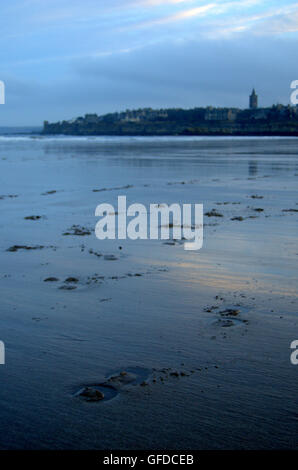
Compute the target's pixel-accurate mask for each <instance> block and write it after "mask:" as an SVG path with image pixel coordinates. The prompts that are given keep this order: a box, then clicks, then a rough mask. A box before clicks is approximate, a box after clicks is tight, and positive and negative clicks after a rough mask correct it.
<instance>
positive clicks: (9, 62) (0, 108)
mask: <svg viewBox="0 0 298 470" xmlns="http://www.w3.org/2000/svg"><path fill="white" fill-rule="evenodd" d="M0 2H1V16H0V38H1V48H0V80H2V81H4V83H5V99H6V103H5V104H4V105H0V126H26V125H27V126H32V125H42V123H43V120H48V121H50V122H53V121H59V120H63V119H72V118H74V117H77V116H81V115H84V114H86V113H97V114H105V113H108V112H114V111H122V110H126V109H136V108H142V107H152V108H166V107H183V108H193V107H200V106H208V105H210V106H231V107H232V106H233V107H239V108H246V107H247V106H248V95H249V93H250V92H251V89H252V87H255V88H256V91H257V93H258V95H259V105H260V106H264V107H265V106H271V105H272V104H275V103H283V104H288V103H289V101H290V93H291V89H290V83H291V82H292V81H293V80H296V79H298V70H297V55H298V42H297V39H298V3H297V2H295V1H291V0H282V1H281V0H258V1H256V0H241V1H238V0H84V1H82V0H50V1H49V0H10V1H9V2H7V1H5V0H0Z"/></svg>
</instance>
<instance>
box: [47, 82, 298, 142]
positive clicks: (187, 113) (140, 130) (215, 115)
mask: <svg viewBox="0 0 298 470" xmlns="http://www.w3.org/2000/svg"><path fill="white" fill-rule="evenodd" d="M42 133H43V134H64V135H256V136H257V135H261V136H262V135H263V136H266V135H286V136H291V135H293V136H298V106H290V105H287V106H284V105H281V104H277V105H273V106H271V107H269V108H259V107H258V95H257V94H256V91H255V89H253V90H252V93H251V95H250V96H249V108H248V109H239V108H214V107H211V106H208V107H206V108H193V109H182V108H170V109H151V108H142V109H136V110H126V111H124V112H119V113H118V112H115V113H109V114H105V115H101V116H100V115H97V114H85V116H84V117H82V116H80V117H78V118H75V119H71V120H69V121H59V122H56V123H49V122H48V121H44V126H43V131H42Z"/></svg>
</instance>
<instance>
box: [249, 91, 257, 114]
mask: <svg viewBox="0 0 298 470" xmlns="http://www.w3.org/2000/svg"><path fill="white" fill-rule="evenodd" d="M249 107H250V109H257V107H258V95H257V94H256V92H255V89H253V90H252V93H251V95H250V97H249Z"/></svg>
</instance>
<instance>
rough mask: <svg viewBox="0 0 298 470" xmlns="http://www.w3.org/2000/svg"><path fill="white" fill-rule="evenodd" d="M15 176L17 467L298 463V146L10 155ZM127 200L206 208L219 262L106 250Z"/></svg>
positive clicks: (84, 141) (170, 250) (6, 286)
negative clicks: (42, 452)
mask: <svg viewBox="0 0 298 470" xmlns="http://www.w3.org/2000/svg"><path fill="white" fill-rule="evenodd" d="M0 169H1V172H0V178H1V194H0V207H1V222H0V229H1V241H0V259H1V273H0V295H1V315H0V340H2V341H4V343H5V348H6V364H5V365H4V366H3V365H2V366H0V377H1V384H2V385H1V387H0V418H1V419H0V431H1V437H0V448H1V449H293V448H297V425H298V413H297V385H298V381H297V371H298V366H294V365H292V364H291V362H290V354H291V350H290V343H291V342H292V341H293V340H295V339H298V328H297V300H298V299H297V295H298V291H297V277H298V276H297V258H298V247H297V220H298V212H297V210H298V192H297V187H298V186H297V185H298V157H297V139H288V138H283V139H282V138H258V139H256V138H237V139H229V138H227V139H225V138H63V137H58V138H55V137H49V138H48V137H44V138H38V137H35V138H30V137H28V136H27V137H18V138H16V137H0ZM118 195H126V196H127V201H128V204H130V203H133V202H139V203H142V204H145V205H149V204H150V203H168V204H170V203H172V202H178V203H203V204H204V213H205V214H206V215H205V216H204V245H203V248H202V249H201V250H200V251H198V252H187V251H185V250H184V249H183V244H181V243H179V242H175V241H173V240H172V241H171V243H170V244H169V243H164V242H163V241H161V240H157V241H150V240H140V241H131V240H121V241H117V240H114V241H113V240H109V241H99V240H97V239H96V237H95V234H94V227H95V224H96V222H97V218H96V217H95V216H94V211H95V207H96V206H97V205H98V204H100V203H102V202H108V203H110V204H113V205H114V207H115V208H116V206H117V197H118ZM119 247H121V249H119ZM96 390H97V392H96ZM99 392H100V393H102V394H103V395H104V397H102V396H101V394H100V393H99Z"/></svg>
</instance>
